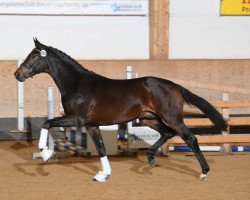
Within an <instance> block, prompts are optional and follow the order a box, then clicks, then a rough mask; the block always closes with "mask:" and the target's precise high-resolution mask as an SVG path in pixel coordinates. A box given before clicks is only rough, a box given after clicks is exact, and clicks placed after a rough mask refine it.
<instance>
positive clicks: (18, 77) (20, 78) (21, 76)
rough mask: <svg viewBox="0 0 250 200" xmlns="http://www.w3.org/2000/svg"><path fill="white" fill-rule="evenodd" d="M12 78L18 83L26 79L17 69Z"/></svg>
mask: <svg viewBox="0 0 250 200" xmlns="http://www.w3.org/2000/svg"><path fill="white" fill-rule="evenodd" d="M14 76H15V77H16V79H17V80H18V81H20V82H24V81H25V79H26V78H27V77H26V76H25V73H24V72H23V70H21V69H20V68H18V69H17V70H16V71H15V73H14Z"/></svg>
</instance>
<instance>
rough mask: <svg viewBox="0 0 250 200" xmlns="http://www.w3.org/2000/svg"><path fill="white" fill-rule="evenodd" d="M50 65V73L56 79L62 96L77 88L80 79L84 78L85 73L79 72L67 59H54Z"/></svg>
mask: <svg viewBox="0 0 250 200" xmlns="http://www.w3.org/2000/svg"><path fill="white" fill-rule="evenodd" d="M50 65H51V70H50V75H51V77H52V78H53V80H54V81H55V83H56V85H57V87H58V89H59V90H60V92H61V94H62V96H63V95H64V94H65V93H67V92H68V91H69V90H72V89H73V88H75V87H76V85H77V83H78V81H79V80H80V79H84V77H83V74H81V73H79V71H77V69H75V67H73V66H71V65H70V64H69V63H66V62H65V61H61V60H58V61H52V62H50Z"/></svg>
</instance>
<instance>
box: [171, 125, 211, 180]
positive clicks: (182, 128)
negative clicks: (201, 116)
mask: <svg viewBox="0 0 250 200" xmlns="http://www.w3.org/2000/svg"><path fill="white" fill-rule="evenodd" d="M173 129H174V130H175V131H176V133H177V134H178V135H180V137H181V138H182V139H183V140H184V141H185V143H186V144H187V145H188V146H189V148H191V149H192V151H193V152H194V154H195V156H196V158H197V160H198V161H199V163H200V166H201V169H202V174H201V176H200V180H204V179H205V178H206V174H207V172H208V171H209V166H208V164H207V161H206V159H205V158H204V156H203V154H202V152H201V150H200V147H199V144H198V141H197V138H196V137H195V136H194V135H193V134H192V133H191V132H190V131H189V130H188V128H187V127H186V125H185V124H184V123H180V124H179V125H176V126H174V127H173Z"/></svg>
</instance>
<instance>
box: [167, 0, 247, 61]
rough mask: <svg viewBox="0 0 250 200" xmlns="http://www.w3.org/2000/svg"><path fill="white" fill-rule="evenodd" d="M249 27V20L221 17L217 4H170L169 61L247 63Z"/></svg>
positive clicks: (185, 0) (191, 0) (187, 0)
mask: <svg viewBox="0 0 250 200" xmlns="http://www.w3.org/2000/svg"><path fill="white" fill-rule="evenodd" d="M249 25H250V17H249V16H230V17H229V16H221V15H220V0H215V1H209V0H199V1H197V0H178V1H177V0H170V27H169V58H172V59H249V58H250V45H249V44H250V26H249Z"/></svg>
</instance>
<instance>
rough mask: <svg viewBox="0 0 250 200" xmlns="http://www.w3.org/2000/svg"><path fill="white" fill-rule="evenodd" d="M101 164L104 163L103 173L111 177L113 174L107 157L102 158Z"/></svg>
mask: <svg viewBox="0 0 250 200" xmlns="http://www.w3.org/2000/svg"><path fill="white" fill-rule="evenodd" d="M101 163H102V171H103V173H105V174H107V175H110V174H111V167H110V164H109V161H108V158H107V156H105V157H102V158H101Z"/></svg>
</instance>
